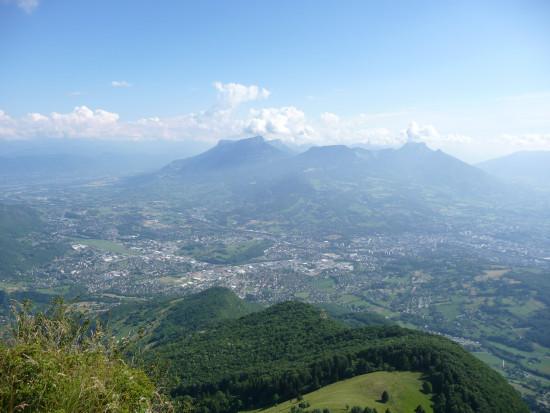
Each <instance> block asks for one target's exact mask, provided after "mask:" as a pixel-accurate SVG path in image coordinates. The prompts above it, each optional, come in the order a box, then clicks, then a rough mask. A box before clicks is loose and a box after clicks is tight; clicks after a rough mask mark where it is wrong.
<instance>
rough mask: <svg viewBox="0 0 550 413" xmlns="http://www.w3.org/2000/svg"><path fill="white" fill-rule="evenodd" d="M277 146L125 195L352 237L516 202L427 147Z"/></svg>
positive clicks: (177, 169)
mask: <svg viewBox="0 0 550 413" xmlns="http://www.w3.org/2000/svg"><path fill="white" fill-rule="evenodd" d="M278 146H279V147H278V148H276V147H275V146H274V145H272V144H271V143H269V142H268V141H266V140H265V139H263V138H262V137H254V138H248V139H242V140H238V141H221V142H220V143H219V144H218V145H216V146H215V147H214V148H212V149H210V150H208V151H206V152H204V153H202V154H200V155H197V156H194V157H190V158H186V159H182V160H178V161H174V162H172V163H170V164H169V165H167V166H166V167H164V168H163V169H161V170H159V171H157V172H154V173H152V174H146V175H142V176H139V177H136V178H132V179H130V180H128V181H125V182H124V183H123V184H122V185H121V186H120V188H121V189H120V191H119V194H120V195H121V196H124V197H126V198H128V197H142V198H143V197H145V198H146V197H149V198H159V197H162V198H163V199H171V200H173V201H175V202H177V203H179V204H180V205H186V206H187V207H193V206H194V205H201V206H202V207H207V208H208V211H209V213H210V214H211V217H212V218H213V219H216V220H217V221H219V222H227V221H228V220H231V221H232V222H235V223H237V224H244V223H246V222H248V221H250V220H255V221H256V222H259V221H265V222H268V221H269V222H272V223H277V225H279V226H281V227H284V230H285V231H288V230H298V229H299V230H307V231H315V232H327V231H331V232H332V231H334V230H335V229H338V231H339V232H348V233H351V232H354V233H360V232H364V231H365V230H376V231H396V230H399V231H402V230H410V229H413V228H414V227H416V226H419V225H420V224H421V226H422V227H423V228H424V229H425V230H430V229H431V228H433V229H435V228H439V229H441V228H442V226H443V225H446V224H445V223H444V222H443V221H445V220H446V219H448V217H449V215H451V214H453V215H457V216H458V215H463V216H466V215H469V214H471V212H472V211H474V210H475V211H478V210H479V209H480V208H485V209H487V210H489V209H490V208H492V207H493V206H494V205H499V207H500V206H501V205H505V202H501V200H502V199H503V198H505V197H507V196H508V195H509V194H508V192H507V189H506V188H505V186H504V185H502V184H501V183H500V182H499V181H498V180H497V179H496V178H493V177H492V176H490V175H489V174H487V173H486V172H484V171H482V170H480V169H479V168H477V167H475V166H471V165H468V164H466V163H464V162H462V161H460V160H458V159H456V158H454V157H452V156H450V155H447V154H445V153H443V152H441V151H433V150H431V149H430V148H428V147H427V146H426V145H424V144H420V143H408V144H406V145H404V146H403V147H401V148H399V149H383V150H378V151H372V150H367V149H363V148H350V147H347V146H344V145H332V146H318V147H311V148H309V149H308V150H306V151H305V152H302V153H298V154H293V153H290V152H289V151H285V150H282V149H280V145H279V144H278ZM271 228H273V225H272V226H271Z"/></svg>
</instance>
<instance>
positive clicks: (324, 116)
mask: <svg viewBox="0 0 550 413" xmlns="http://www.w3.org/2000/svg"><path fill="white" fill-rule="evenodd" d="M321 121H322V122H323V123H325V124H327V125H335V124H337V123H338V122H339V121H340V117H339V116H338V115H336V114H334V113H331V112H323V113H321Z"/></svg>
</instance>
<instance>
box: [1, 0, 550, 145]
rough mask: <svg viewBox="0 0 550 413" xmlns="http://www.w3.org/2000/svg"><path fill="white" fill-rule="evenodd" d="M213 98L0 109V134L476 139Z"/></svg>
mask: <svg viewBox="0 0 550 413" xmlns="http://www.w3.org/2000/svg"><path fill="white" fill-rule="evenodd" d="M0 1H1V0H0ZM213 86H214V88H215V90H216V91H217V92H218V98H217V102H216V103H215V104H213V105H212V107H211V108H209V109H207V110H203V111H197V112H190V113H184V114H181V115H178V116H172V117H162V116H149V117H144V118H141V119H136V120H123V119H121V118H120V116H119V115H118V114H117V113H115V112H112V111H109V110H106V109H103V108H90V107H88V106H84V105H82V106H76V107H75V108H74V109H73V110H72V111H69V112H66V113H60V112H53V113H49V114H44V113H36V112H33V113H28V114H27V115H25V116H22V117H19V118H14V117H11V116H10V115H8V114H7V113H6V112H4V111H1V110H0V139H2V138H3V139H18V138H35V137H48V138H55V137H61V138H99V139H117V138H120V139H172V140H186V139H189V140H197V141H198V140H201V141H205V142H215V141H217V140H218V139H222V138H241V137H246V136H251V135H263V136H265V137H267V138H277V139H281V140H283V141H286V142H290V143H296V144H320V145H323V144H345V145H351V144H365V145H369V146H373V147H397V146H400V145H402V144H403V143H405V142H407V141H413V142H426V143H428V144H429V145H430V146H432V147H435V148H441V149H444V150H449V149H451V150H452V149H456V148H459V147H464V148H466V147H468V146H469V145H476V144H479V142H478V141H475V140H474V139H472V138H470V137H468V136H465V135H463V134H460V133H449V132H448V131H439V130H438V129H437V128H436V127H435V126H433V125H431V124H420V123H418V122H416V121H413V122H410V124H409V125H408V127H407V128H405V129H402V130H400V129H399V125H405V124H406V121H407V118H409V119H410V117H409V113H400V112H399V113H381V114H380V113H378V114H377V113H362V114H358V115H354V116H340V115H338V114H336V113H333V112H323V113H321V114H320V115H318V116H315V117H310V116H308V115H306V113H305V112H304V111H303V110H301V109H300V108H297V107H295V106H283V107H264V108H261V107H260V108H258V107H253V108H249V109H248V110H246V111H239V110H236V109H237V108H238V106H239V105H240V104H243V103H245V102H252V101H259V100H262V99H266V98H267V97H268V96H269V91H268V90H267V89H264V88H261V87H259V86H255V85H248V86H247V85H242V84H238V83H227V84H223V83H220V82H216V83H214V85H213ZM499 143H500V144H501V145H505V144H506V145H508V146H511V147H512V146H513V147H518V148H522V149H533V148H535V149H536V148H550V134H527V135H503V136H501V137H500V138H499Z"/></svg>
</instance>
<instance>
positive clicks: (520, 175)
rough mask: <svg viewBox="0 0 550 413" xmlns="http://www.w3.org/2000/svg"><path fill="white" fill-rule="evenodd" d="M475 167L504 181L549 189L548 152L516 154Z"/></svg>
mask: <svg viewBox="0 0 550 413" xmlns="http://www.w3.org/2000/svg"><path fill="white" fill-rule="evenodd" d="M477 166H478V167H479V168H480V169H482V170H484V171H486V172H488V173H490V174H492V175H494V176H496V177H499V178H500V179H502V180H504V181H509V182H514V183H521V184H528V185H532V186H535V187H540V188H544V189H550V151H532V152H516V153H513V154H511V155H507V156H504V157H501V158H496V159H492V160H489V161H485V162H482V163H480V164H478V165H477Z"/></svg>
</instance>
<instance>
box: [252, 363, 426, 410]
mask: <svg viewBox="0 0 550 413" xmlns="http://www.w3.org/2000/svg"><path fill="white" fill-rule="evenodd" d="M421 376H422V375H421V373H414V372H385V371H380V372H375V373H369V374H363V375H361V376H357V377H353V378H351V379H348V380H343V381H339V382H337V383H334V384H330V385H328V386H325V387H322V388H321V389H319V390H316V391H314V392H311V393H308V394H306V395H305V396H304V400H307V401H308V402H309V403H310V405H311V406H310V407H309V408H308V409H309V410H313V409H324V408H329V409H330V410H331V412H333V413H339V412H346V405H348V406H350V408H351V407H352V406H360V407H375V408H376V409H377V410H378V412H381V413H383V412H384V411H386V409H387V408H389V409H390V410H391V411H392V413H408V412H413V411H414V409H415V408H416V406H418V405H419V404H420V405H422V406H423V407H424V409H426V411H427V412H428V413H430V412H432V411H433V410H432V408H431V401H430V397H429V396H428V395H426V394H424V393H422V392H421V390H420V389H421V385H422V380H421ZM384 390H386V391H387V392H388V393H389V394H390V401H389V402H388V403H385V404H384V403H380V402H378V401H377V400H379V399H380V395H381V394H382V392H383V391H384ZM294 405H298V402H297V401H296V399H293V400H290V401H287V402H285V403H281V404H279V405H276V406H273V407H270V408H267V409H261V410H257V412H262V413H286V412H289V411H290V408H291V407H292V406H294Z"/></svg>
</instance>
